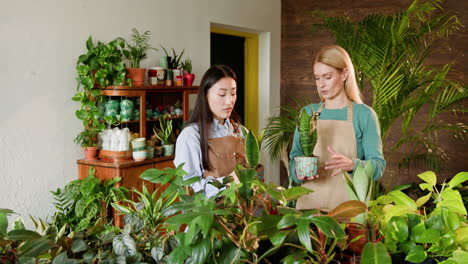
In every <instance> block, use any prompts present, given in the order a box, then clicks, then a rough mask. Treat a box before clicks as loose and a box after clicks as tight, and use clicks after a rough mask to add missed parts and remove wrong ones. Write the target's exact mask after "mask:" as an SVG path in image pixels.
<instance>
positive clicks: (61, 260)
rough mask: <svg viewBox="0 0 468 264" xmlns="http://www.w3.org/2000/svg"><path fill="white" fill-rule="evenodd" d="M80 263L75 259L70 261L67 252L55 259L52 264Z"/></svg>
mask: <svg viewBox="0 0 468 264" xmlns="http://www.w3.org/2000/svg"><path fill="white" fill-rule="evenodd" d="M75 263H78V262H77V261H76V260H74V259H69V258H68V256H67V252H62V253H60V254H59V255H58V256H56V257H55V258H54V261H52V264H75Z"/></svg>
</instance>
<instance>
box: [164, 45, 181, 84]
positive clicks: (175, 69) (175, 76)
mask: <svg viewBox="0 0 468 264" xmlns="http://www.w3.org/2000/svg"><path fill="white" fill-rule="evenodd" d="M161 47H162V49H163V50H164V53H165V54H166V57H167V67H168V69H167V71H166V84H167V85H171V84H172V80H174V82H175V84H176V85H177V86H181V85H182V70H181V59H182V56H183V55H184V51H185V50H182V52H181V53H180V54H177V53H176V51H175V50H174V48H172V57H171V56H169V54H168V53H167V50H166V48H164V47H163V46H161ZM167 81H169V82H167Z"/></svg>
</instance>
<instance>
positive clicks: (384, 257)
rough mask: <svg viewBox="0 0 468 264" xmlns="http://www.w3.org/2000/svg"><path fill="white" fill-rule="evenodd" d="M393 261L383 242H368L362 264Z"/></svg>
mask: <svg viewBox="0 0 468 264" xmlns="http://www.w3.org/2000/svg"><path fill="white" fill-rule="evenodd" d="M387 263H392V259H391V257H390V254H388V252H387V249H386V248H385V245H384V244H383V243H382V242H377V243H376V244H374V243H372V242H368V243H367V244H366V245H365V246H364V249H363V250H362V255H361V264H387Z"/></svg>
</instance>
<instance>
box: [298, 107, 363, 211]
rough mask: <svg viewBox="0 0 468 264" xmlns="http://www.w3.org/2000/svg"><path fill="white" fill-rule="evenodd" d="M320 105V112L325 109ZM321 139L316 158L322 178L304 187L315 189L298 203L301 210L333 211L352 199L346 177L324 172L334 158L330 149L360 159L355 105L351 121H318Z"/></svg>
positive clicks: (311, 181)
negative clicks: (355, 131) (358, 156)
mask: <svg viewBox="0 0 468 264" xmlns="http://www.w3.org/2000/svg"><path fill="white" fill-rule="evenodd" d="M323 106H324V104H322V105H321V106H320V108H319V109H318V112H319V113H320V112H321V111H322V109H323ZM317 133H318V140H317V144H316V145H315V148H314V156H317V157H319V162H320V166H319V170H318V175H319V177H318V178H316V179H313V180H309V181H306V182H304V183H303V184H302V185H301V186H302V187H306V188H309V189H311V190H313V191H314V192H313V193H310V194H308V195H303V196H302V197H300V198H299V199H298V200H297V204H296V208H297V209H315V208H318V209H321V210H324V211H328V210H331V209H333V208H335V207H336V206H337V205H339V204H341V203H342V202H345V201H347V200H349V198H348V193H347V191H346V188H345V183H344V179H343V175H342V174H338V175H336V176H334V177H332V176H331V175H332V173H333V171H334V170H333V171H332V170H328V171H326V170H325V169H324V167H325V162H326V161H328V160H330V158H331V155H332V154H330V153H329V152H328V150H327V146H330V147H331V148H332V149H333V150H334V151H335V152H337V153H340V154H342V155H344V156H346V157H348V158H350V159H356V158H357V145H356V135H355V133H354V126H353V105H352V103H351V102H349V103H348V119H347V120H321V119H319V120H318V121H317Z"/></svg>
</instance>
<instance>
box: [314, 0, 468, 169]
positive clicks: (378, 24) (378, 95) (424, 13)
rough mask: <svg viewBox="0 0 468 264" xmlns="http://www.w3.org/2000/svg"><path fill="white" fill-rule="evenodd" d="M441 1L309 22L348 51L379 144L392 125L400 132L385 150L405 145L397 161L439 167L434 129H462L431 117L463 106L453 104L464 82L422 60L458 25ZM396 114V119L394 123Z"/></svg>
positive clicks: (448, 70) (439, 151) (466, 93)
mask: <svg viewBox="0 0 468 264" xmlns="http://www.w3.org/2000/svg"><path fill="white" fill-rule="evenodd" d="M441 3H442V0H429V1H425V2H421V1H416V0H415V1H413V2H412V3H411V5H410V6H409V7H408V8H407V9H406V10H405V11H402V12H399V13H396V14H392V15H383V14H371V15H368V16H366V17H365V18H364V19H362V20H361V21H357V22H354V21H352V20H350V19H349V18H348V17H343V16H341V17H328V16H322V18H323V22H322V23H321V24H315V25H313V29H314V30H315V29H317V28H319V29H326V30H330V31H331V32H332V33H333V34H334V36H335V37H336V40H337V43H338V44H339V45H341V46H342V47H343V48H345V49H346V50H347V51H348V52H349V53H350V55H351V58H352V60H353V63H354V64H355V67H356V69H357V75H358V76H357V80H360V87H361V88H363V87H366V86H367V85H369V86H370V87H371V88H372V91H373V101H372V108H373V109H374V110H375V111H376V113H377V115H378V117H379V122H380V127H381V134H382V137H383V141H384V144H390V142H389V140H388V136H389V132H390V131H391V129H392V128H393V127H395V126H398V128H399V130H400V132H401V133H400V134H401V135H399V136H398V137H397V140H396V142H395V143H394V144H393V145H391V146H390V147H391V148H390V149H391V151H392V152H395V151H396V150H398V149H400V148H401V147H402V146H404V145H409V144H411V148H410V150H409V152H407V153H405V155H402V156H401V160H400V164H409V162H410V161H411V160H415V159H422V160H424V161H425V162H426V164H427V165H429V166H430V167H432V169H438V168H439V166H440V164H441V162H442V161H443V157H444V155H445V153H444V150H443V149H442V148H441V146H440V145H439V144H438V141H437V135H438V132H439V131H441V130H449V131H453V132H456V133H457V134H458V135H459V134H460V133H461V134H462V135H464V134H465V133H466V130H467V128H466V126H465V125H464V124H451V123H446V122H442V121H439V120H438V119H437V116H438V115H439V114H441V113H443V112H447V111H449V110H451V111H454V112H459V113H460V112H464V111H466V110H464V109H462V108H460V107H459V106H458V105H457V103H459V102H461V101H462V100H464V99H466V98H467V96H468V90H467V89H466V87H465V85H464V84H463V83H462V82H460V81H456V80H453V79H451V78H450V77H449V76H450V73H451V72H452V65H451V64H446V65H442V66H440V67H438V66H435V65H430V64H429V63H428V58H429V56H430V55H432V54H434V53H435V52H437V49H438V48H440V47H443V46H444V45H443V44H445V43H444V42H446V39H447V37H449V36H450V35H451V34H453V33H454V32H456V30H457V29H458V28H460V27H461V24H460V22H459V20H458V18H457V17H456V16H454V15H450V14H448V13H447V12H444V11H443V10H442V8H441V6H440V4H441ZM426 107H428V108H426ZM427 109H428V110H427ZM415 117H424V119H425V124H424V126H423V127H421V128H419V127H415V126H410V124H412V122H413V121H414V119H415ZM400 119H401V123H399V122H396V121H397V120H400ZM392 136H394V134H392Z"/></svg>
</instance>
